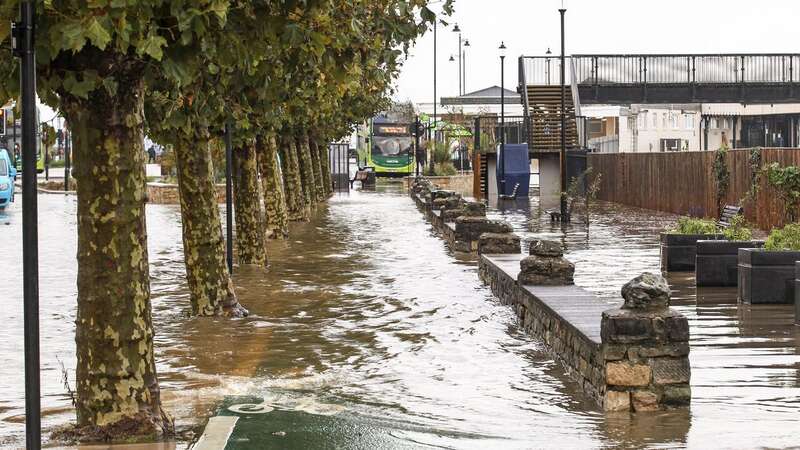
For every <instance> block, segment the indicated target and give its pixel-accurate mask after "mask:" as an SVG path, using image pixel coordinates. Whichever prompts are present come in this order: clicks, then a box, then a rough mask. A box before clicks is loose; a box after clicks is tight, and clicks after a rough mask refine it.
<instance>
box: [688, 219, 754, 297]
mask: <svg viewBox="0 0 800 450" xmlns="http://www.w3.org/2000/svg"><path fill="white" fill-rule="evenodd" d="M722 235H723V239H721V240H700V241H697V258H696V260H695V261H696V264H695V282H696V284H697V286H736V285H737V284H738V282H739V275H738V266H739V249H740V248H760V247H763V246H764V242H763V241H754V240H753V231H752V230H751V229H750V228H749V227H748V226H747V221H746V220H745V218H744V216H742V215H741V214H739V215H737V216H735V217H734V218H733V219H732V220H731V223H730V226H729V227H728V228H725V229H723V230H722Z"/></svg>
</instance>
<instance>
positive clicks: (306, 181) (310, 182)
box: [296, 133, 317, 212]
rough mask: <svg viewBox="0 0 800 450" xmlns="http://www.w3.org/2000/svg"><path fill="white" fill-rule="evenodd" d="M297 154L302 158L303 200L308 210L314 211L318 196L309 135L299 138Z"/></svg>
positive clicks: (301, 135) (302, 135) (303, 134)
mask: <svg viewBox="0 0 800 450" xmlns="http://www.w3.org/2000/svg"><path fill="white" fill-rule="evenodd" d="M296 142H297V154H298V156H299V157H300V176H301V178H302V180H303V199H304V201H305V203H306V208H307V209H308V210H309V212H310V211H311V210H313V208H314V205H315V204H316V203H317V202H316V200H317V195H316V188H315V180H314V162H313V161H312V159H311V150H310V149H309V147H308V135H307V134H305V133H302V134H300V136H299V137H298V138H297V141H296Z"/></svg>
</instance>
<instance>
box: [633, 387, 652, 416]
mask: <svg viewBox="0 0 800 450" xmlns="http://www.w3.org/2000/svg"><path fill="white" fill-rule="evenodd" d="M631 400H632V401H631V403H632V404H633V410H634V411H636V412H642V411H657V410H658V409H659V405H658V395H657V394H656V393H655V392H651V391H633V393H632V394H631Z"/></svg>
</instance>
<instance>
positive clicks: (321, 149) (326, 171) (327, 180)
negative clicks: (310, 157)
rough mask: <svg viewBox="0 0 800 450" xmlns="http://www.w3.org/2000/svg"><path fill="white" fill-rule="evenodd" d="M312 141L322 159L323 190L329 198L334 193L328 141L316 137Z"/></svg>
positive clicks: (320, 159)
mask: <svg viewBox="0 0 800 450" xmlns="http://www.w3.org/2000/svg"><path fill="white" fill-rule="evenodd" d="M312 143H313V144H314V147H312V148H313V149H315V150H316V151H317V155H318V157H319V161H320V169H321V171H322V188H323V192H324V193H325V198H329V197H330V196H331V195H333V179H332V178H331V161H330V155H329V154H328V145H327V141H325V140H320V139H316V138H315V139H314V140H313V141H312Z"/></svg>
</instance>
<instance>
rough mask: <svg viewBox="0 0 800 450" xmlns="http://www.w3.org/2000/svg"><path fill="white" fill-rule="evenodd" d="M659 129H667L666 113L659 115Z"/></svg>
mask: <svg viewBox="0 0 800 450" xmlns="http://www.w3.org/2000/svg"><path fill="white" fill-rule="evenodd" d="M661 128H664V129H667V113H662V114H661Z"/></svg>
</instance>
